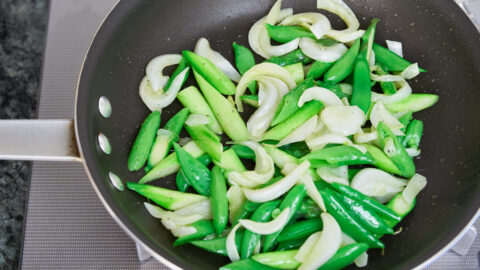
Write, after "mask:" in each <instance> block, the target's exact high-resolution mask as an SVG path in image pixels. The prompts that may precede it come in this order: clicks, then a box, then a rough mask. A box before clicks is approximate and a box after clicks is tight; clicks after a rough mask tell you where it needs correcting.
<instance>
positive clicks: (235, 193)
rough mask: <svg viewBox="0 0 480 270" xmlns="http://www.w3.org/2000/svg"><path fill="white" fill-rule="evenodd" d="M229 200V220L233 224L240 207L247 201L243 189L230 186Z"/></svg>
mask: <svg viewBox="0 0 480 270" xmlns="http://www.w3.org/2000/svg"><path fill="white" fill-rule="evenodd" d="M227 199H228V220H230V223H233V219H234V218H235V216H236V215H237V212H238V210H239V209H240V206H242V203H243V202H244V201H245V196H244V195H243V192H242V189H241V188H240V187H239V186H230V188H229V189H228V191H227Z"/></svg>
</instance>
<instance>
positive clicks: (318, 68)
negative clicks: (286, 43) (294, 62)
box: [307, 61, 335, 80]
mask: <svg viewBox="0 0 480 270" xmlns="http://www.w3.org/2000/svg"><path fill="white" fill-rule="evenodd" d="M334 63H335V62H329V63H325V62H321V61H315V62H314V63H313V65H312V66H311V67H310V69H309V70H308V73H307V78H312V79H315V80H316V79H319V78H320V77H322V76H323V74H325V72H327V70H328V69H329V68H330V67H331V66H332V65H333V64H334Z"/></svg>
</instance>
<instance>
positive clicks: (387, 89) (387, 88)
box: [377, 65, 397, 95]
mask: <svg viewBox="0 0 480 270" xmlns="http://www.w3.org/2000/svg"><path fill="white" fill-rule="evenodd" d="M377 74H378V75H388V72H387V71H386V70H385V68H384V67H382V66H381V65H378V66H377ZM379 83H380V88H382V91H383V93H384V94H385V95H393V94H395V93H396V92H397V88H396V87H395V83H393V82H379Z"/></svg>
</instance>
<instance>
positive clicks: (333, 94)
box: [127, 0, 438, 269]
mask: <svg viewBox="0 0 480 270" xmlns="http://www.w3.org/2000/svg"><path fill="white" fill-rule="evenodd" d="M281 5H282V0H278V1H277V2H276V3H275V4H274V5H273V6H272V8H271V9H270V11H269V12H268V14H266V15H265V16H264V17H262V18H259V20H258V21H257V22H255V23H254V24H253V26H252V27H251V29H250V31H249V33H248V43H249V44H239V43H237V42H234V43H233V44H232V46H233V49H234V56H235V58H234V59H235V62H234V64H232V63H231V62H229V61H228V60H227V59H228V57H227V58H225V57H224V56H223V55H221V54H220V53H219V52H217V51H215V50H214V49H212V48H211V47H210V43H209V41H208V40H207V39H206V38H200V39H199V40H198V42H197V44H196V46H195V48H192V49H193V50H184V51H182V52H181V54H180V52H178V54H164V55H160V56H158V57H155V58H154V59H152V60H151V61H150V63H148V65H147V67H146V75H145V77H144V78H143V80H142V82H141V83H140V86H139V94H140V97H141V99H142V100H143V102H144V103H145V105H146V106H147V107H148V108H149V109H150V110H151V111H152V112H151V113H150V114H149V115H148V116H147V117H146V118H145V121H144V122H143V124H142V125H141V127H140V129H139V132H138V135H137V137H136V139H135V142H134V143H133V146H132V151H131V154H130V156H129V159H128V164H127V165H128V169H129V170H130V171H137V170H140V169H141V168H143V167H144V166H146V168H145V171H146V172H147V173H146V174H145V175H144V176H143V177H142V178H141V179H140V180H139V182H138V183H133V182H129V183H127V187H128V188H129V189H130V190H132V191H134V192H136V193H138V194H139V195H142V196H144V197H145V198H147V199H148V200H149V202H145V208H146V210H147V211H148V212H149V213H150V214H151V215H152V216H153V217H154V218H158V219H159V220H160V222H161V223H162V224H163V226H165V228H167V229H168V230H170V231H171V233H172V234H173V235H174V236H175V237H177V239H176V241H175V242H173V243H172V245H173V246H175V247H176V246H179V245H184V244H192V245H194V246H196V247H198V248H201V249H204V250H206V251H209V252H213V253H216V254H218V255H220V256H227V257H228V258H229V259H230V260H231V261H232V263H230V264H228V265H225V266H223V267H221V269H341V268H343V267H346V266H348V265H350V264H352V263H354V264H355V265H356V266H357V267H364V266H366V265H367V263H368V255H367V251H368V250H370V249H383V248H385V244H384V243H383V242H382V236H384V235H386V234H389V235H393V234H394V231H398V228H396V226H397V224H398V223H399V222H401V221H402V219H403V218H404V217H405V216H406V215H407V214H408V213H410V212H411V211H413V210H414V207H415V204H416V202H417V198H416V197H417V195H418V194H419V193H420V192H421V190H422V189H424V188H425V186H426V185H427V180H426V178H425V177H424V176H422V175H420V174H418V173H416V167H415V163H414V159H413V157H415V156H418V155H420V154H421V152H420V149H421V139H422V135H423V131H424V122H423V121H422V120H420V119H415V116H414V115H413V113H415V112H418V111H420V110H424V109H427V108H428V107H431V106H433V105H434V104H435V103H436V102H437V100H438V96H436V95H434V94H425V93H415V94H412V92H413V90H412V87H411V86H410V85H409V83H408V82H407V80H410V79H413V78H414V77H416V76H418V75H420V74H421V72H426V71H425V70H424V69H422V68H420V67H419V65H418V63H413V64H412V63H411V62H409V61H408V60H406V59H404V58H403V55H404V52H406V54H408V48H402V43H400V42H398V41H390V40H386V44H387V46H388V49H387V48H386V47H384V46H382V45H379V44H378V43H376V42H379V41H378V40H375V32H376V31H381V30H382V29H377V22H378V19H373V20H372V22H371V23H370V26H369V27H368V28H367V29H365V30H363V29H360V25H359V22H358V20H357V17H356V16H355V14H354V13H353V11H352V10H351V9H350V8H349V7H348V5H347V4H345V3H344V2H343V1H342V0H317V9H318V10H317V11H312V12H306V13H298V14H294V13H293V10H292V9H291V8H285V9H282V7H281ZM325 13H334V14H336V15H338V16H339V17H340V18H341V19H342V20H343V21H345V24H346V25H347V28H346V29H343V30H337V29H333V28H332V26H331V24H330V21H329V19H328V18H327V17H326V16H325ZM272 40H274V41H275V43H272ZM274 44H276V45H274ZM246 45H249V46H250V48H248V47H247V46H246ZM404 49H405V51H404ZM226 50H227V49H226ZM252 52H253V53H256V54H258V55H259V56H261V57H263V58H264V59H265V60H264V61H263V62H260V63H257V62H256V61H255V58H254V55H253V53H252ZM170 65H177V66H176V69H175V71H174V72H173V74H172V76H171V77H168V76H166V75H164V74H163V69H164V67H166V66H170ZM237 69H238V70H237ZM189 76H190V78H191V79H194V80H195V81H196V85H185V86H184V84H185V82H186V81H187V78H188V77H189ZM377 82H378V83H377ZM247 88H248V89H249V90H250V93H251V95H246V94H245V92H246V90H247ZM175 99H178V101H179V102H180V103H181V104H182V105H183V106H184V107H185V108H183V109H182V110H180V111H178V112H177V113H176V114H175V115H174V116H173V117H172V118H170V119H169V121H167V122H166V124H165V125H161V117H160V116H161V111H162V109H166V108H168V106H169V105H170V104H171V103H172V102H174V100H175ZM244 103H245V104H248V105H249V106H250V109H252V108H253V109H255V111H254V113H253V114H251V115H246V113H245V112H244V110H243V104H244ZM242 116H243V118H242ZM244 118H245V119H248V120H247V121H246V122H245V121H244V120H243V119H244ZM425 124H426V123H425ZM182 130H185V132H186V133H185V134H188V135H189V136H190V137H191V138H188V140H189V142H188V143H186V144H185V143H182V141H183V142H185V141H186V139H185V138H182V140H179V136H180V133H181V131H182ZM222 134H223V137H221V135H222ZM172 174H176V185H177V188H178V190H172V189H167V188H164V187H160V186H157V185H156V184H157V183H158V184H161V181H162V179H163V178H164V177H166V176H169V175H172ZM154 180H160V181H157V182H156V184H154V185H152V184H150V183H149V182H152V181H154ZM147 183H148V184H147ZM402 233H408V231H407V232H402ZM391 237H395V236H391Z"/></svg>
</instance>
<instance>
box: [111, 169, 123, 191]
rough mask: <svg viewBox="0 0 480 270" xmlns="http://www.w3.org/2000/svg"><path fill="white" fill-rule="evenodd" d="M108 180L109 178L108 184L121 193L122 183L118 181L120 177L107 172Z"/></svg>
mask: <svg viewBox="0 0 480 270" xmlns="http://www.w3.org/2000/svg"><path fill="white" fill-rule="evenodd" d="M108 178H110V182H112V185H113V186H114V187H115V188H116V189H118V190H119V191H123V183H122V180H120V177H118V176H117V175H116V174H114V173H112V172H109V173H108Z"/></svg>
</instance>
